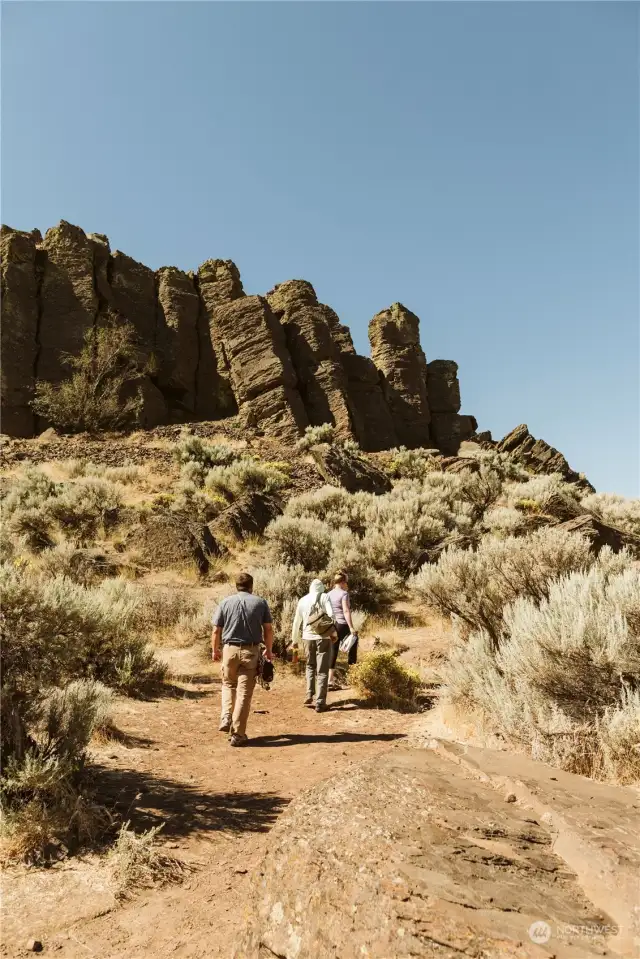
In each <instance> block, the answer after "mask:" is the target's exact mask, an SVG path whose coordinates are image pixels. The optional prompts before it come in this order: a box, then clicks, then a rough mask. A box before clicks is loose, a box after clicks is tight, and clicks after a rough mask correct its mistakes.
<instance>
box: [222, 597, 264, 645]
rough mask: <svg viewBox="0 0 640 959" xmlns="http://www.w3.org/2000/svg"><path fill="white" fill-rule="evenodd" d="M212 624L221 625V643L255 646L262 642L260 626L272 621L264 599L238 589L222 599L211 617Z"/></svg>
mask: <svg viewBox="0 0 640 959" xmlns="http://www.w3.org/2000/svg"><path fill="white" fill-rule="evenodd" d="M212 622H213V625H214V626H222V643H223V645H224V644H225V643H232V644H233V645H234V646H257V645H258V644H259V643H261V642H262V626H263V625H264V623H270V622H272V619H271V610H270V609H269V606H268V604H267V601H266V599H262V598H261V597H260V596H254V595H253V593H246V592H244V591H238V592H237V593H236V594H235V595H234V596H227V597H226V598H225V599H223V600H222V602H221V603H220V605H219V606H218V608H217V609H216V611H215V613H214V614H213V617H212Z"/></svg>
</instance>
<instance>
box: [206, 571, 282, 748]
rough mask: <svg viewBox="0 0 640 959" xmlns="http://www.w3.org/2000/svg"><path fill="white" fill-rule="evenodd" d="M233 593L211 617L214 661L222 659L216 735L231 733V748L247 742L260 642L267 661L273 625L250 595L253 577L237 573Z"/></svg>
mask: <svg viewBox="0 0 640 959" xmlns="http://www.w3.org/2000/svg"><path fill="white" fill-rule="evenodd" d="M236 590H237V592H236V593H235V595H233V596H227V597H226V598H225V599H223V600H222V602H221V603H220V605H219V606H218V608H217V609H216V611H215V613H214V614H213V635H212V637H211V646H212V652H213V660H214V662H219V661H220V660H222V715H221V718H220V727H219V729H220V732H223V733H231V737H230V739H229V742H230V743H231V745H232V746H244V745H245V743H246V742H247V720H248V719H249V712H250V710H251V697H252V696H253V690H254V689H255V685H256V675H257V672H258V662H259V659H260V643H261V642H262V640H263V639H264V644H265V646H266V651H265V658H266V659H269V660H270V659H271V657H272V647H273V626H272V619H271V611H270V610H269V606H268V605H267V601H266V599H262V598H261V597H260V596H254V595H253V577H252V576H251V575H250V574H249V573H239V574H238V576H237V578H236Z"/></svg>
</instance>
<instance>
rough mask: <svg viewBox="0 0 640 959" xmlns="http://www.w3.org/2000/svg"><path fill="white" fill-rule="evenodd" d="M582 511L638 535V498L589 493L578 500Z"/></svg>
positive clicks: (639, 509) (639, 519) (639, 512)
mask: <svg viewBox="0 0 640 959" xmlns="http://www.w3.org/2000/svg"><path fill="white" fill-rule="evenodd" d="M580 506H581V507H582V510H583V512H585V513H591V514H592V515H593V516H595V517H596V518H597V519H599V520H601V521H602V522H603V523H607V524H608V525H609V526H616V527H617V528H618V529H621V530H625V531H627V532H629V533H634V534H635V535H636V536H640V499H628V498H627V497H625V496H617V495H616V494H614V493H590V494H589V495H588V496H583V497H582V499H581V500H580Z"/></svg>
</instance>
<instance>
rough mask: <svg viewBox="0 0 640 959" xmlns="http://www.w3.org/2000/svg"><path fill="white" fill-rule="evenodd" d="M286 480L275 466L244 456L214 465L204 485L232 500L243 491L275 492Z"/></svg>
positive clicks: (286, 482)
mask: <svg viewBox="0 0 640 959" xmlns="http://www.w3.org/2000/svg"><path fill="white" fill-rule="evenodd" d="M288 482H289V477H288V476H287V475H286V473H284V472H283V471H282V469H279V468H278V467H277V466H274V465H272V464H271V463H261V462H260V461H259V460H254V459H249V458H246V459H240V460H236V461H235V462H234V463H232V464H231V465H230V466H214V467H213V468H212V469H210V470H209V471H208V473H207V474H206V476H205V479H204V486H205V489H207V490H211V491H213V492H214V493H219V494H222V495H223V496H226V497H227V498H228V499H229V500H233V499H235V498H236V497H238V496H242V494H243V493H275V492H277V491H278V490H280V489H282V487H283V486H286V485H287V484H288Z"/></svg>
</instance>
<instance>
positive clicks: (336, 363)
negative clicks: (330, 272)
mask: <svg viewBox="0 0 640 959" xmlns="http://www.w3.org/2000/svg"><path fill="white" fill-rule="evenodd" d="M267 301H268V303H269V306H270V307H271V310H272V311H273V313H274V315H275V316H276V317H277V318H278V319H279V320H280V322H281V324H282V326H283V329H284V332H285V338H286V344H287V348H288V350H289V353H290V355H291V359H292V362H293V367H294V369H295V372H296V376H297V379H298V391H299V393H300V396H301V397H302V402H303V404H304V407H305V410H306V412H307V416H308V419H309V423H311V424H312V425H316V426H319V425H321V424H322V423H331V424H332V425H333V426H335V428H336V433H337V435H338V436H341V437H343V438H344V439H347V438H349V437H351V436H353V429H352V423H351V415H350V411H349V403H348V398H347V380H346V376H345V372H344V369H343V367H342V364H341V362H340V357H339V352H338V348H337V346H336V344H335V342H334V339H333V335H332V324H333V325H334V326H335V325H336V321H337V325H339V320H338V318H337V317H336V315H335V313H334V312H333V310H331V309H330V308H329V307H328V306H324V305H323V304H320V303H318V300H317V298H316V294H315V290H314V289H313V287H312V286H311V284H310V283H307V282H306V281H305V280H289V281H288V282H286V283H281V284H279V285H278V286H276V287H275V289H273V290H272V291H271V293H269V294H267Z"/></svg>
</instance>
